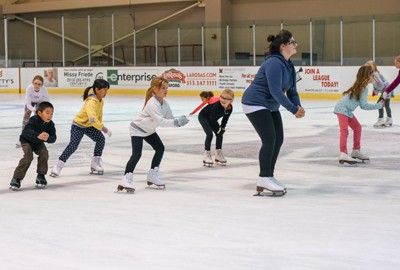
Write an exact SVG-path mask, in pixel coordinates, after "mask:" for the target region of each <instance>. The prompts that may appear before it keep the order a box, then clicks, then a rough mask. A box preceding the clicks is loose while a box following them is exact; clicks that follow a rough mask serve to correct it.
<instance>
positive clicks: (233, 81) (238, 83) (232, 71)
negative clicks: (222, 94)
mask: <svg viewBox="0 0 400 270" xmlns="http://www.w3.org/2000/svg"><path fill="white" fill-rule="evenodd" d="M257 71H258V67H219V68H218V75H219V77H218V89H219V90H223V89H225V88H230V89H232V90H234V91H244V90H246V88H247V87H248V86H249V85H250V84H251V82H252V81H253V80H254V77H255V76H256V73H257Z"/></svg>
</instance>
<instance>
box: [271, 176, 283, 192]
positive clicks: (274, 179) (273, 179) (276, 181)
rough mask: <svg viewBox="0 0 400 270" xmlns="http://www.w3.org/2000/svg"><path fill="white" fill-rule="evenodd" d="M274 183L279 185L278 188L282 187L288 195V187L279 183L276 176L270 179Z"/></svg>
mask: <svg viewBox="0 0 400 270" xmlns="http://www.w3.org/2000/svg"><path fill="white" fill-rule="evenodd" d="M270 178H271V180H272V181H274V182H275V184H277V185H278V186H280V187H282V188H283V190H284V192H285V193H286V192H287V191H286V187H285V185H284V184H282V183H281V182H279V181H278V179H276V178H275V177H274V176H272V177H270Z"/></svg>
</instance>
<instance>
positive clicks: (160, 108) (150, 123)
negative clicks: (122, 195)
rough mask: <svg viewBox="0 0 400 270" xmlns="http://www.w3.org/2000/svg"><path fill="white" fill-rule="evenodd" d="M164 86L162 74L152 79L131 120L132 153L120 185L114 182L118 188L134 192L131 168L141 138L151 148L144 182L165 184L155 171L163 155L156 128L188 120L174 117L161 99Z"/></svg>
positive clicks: (141, 145) (138, 153)
mask: <svg viewBox="0 0 400 270" xmlns="http://www.w3.org/2000/svg"><path fill="white" fill-rule="evenodd" d="M167 89H168V81H167V80H166V79H164V78H162V77H155V78H153V80H152V81H151V85H150V88H149V89H148V90H147V92H146V98H145V103H144V108H143V110H142V111H141V112H140V113H139V115H138V117H137V118H136V119H135V120H133V121H132V122H131V125H130V135H131V142H132V155H131V157H130V159H129V161H128V163H127V164H126V168H125V174H124V176H123V177H122V181H121V184H119V185H118V191H123V190H126V191H127V192H134V191H135V186H134V183H133V171H134V170H135V167H136V164H137V163H138V161H139V160H140V157H141V156H142V148H143V140H144V141H146V142H147V143H148V144H150V145H151V147H153V149H154V150H155V153H154V156H153V160H152V162H151V168H150V170H149V173H148V175H147V184H148V185H149V186H150V185H155V186H156V187H160V188H165V183H164V181H163V180H162V179H161V178H160V174H159V166H160V163H161V160H162V157H163V154H164V144H163V143H162V141H161V139H160V137H159V136H158V134H157V132H156V128H157V127H181V126H184V125H186V124H187V123H188V122H189V120H188V119H187V118H186V116H184V115H182V116H180V117H178V118H174V116H173V115H172V112H171V109H170V107H169V105H168V102H167V101H166V100H165V97H166V96H167V92H168V91H167Z"/></svg>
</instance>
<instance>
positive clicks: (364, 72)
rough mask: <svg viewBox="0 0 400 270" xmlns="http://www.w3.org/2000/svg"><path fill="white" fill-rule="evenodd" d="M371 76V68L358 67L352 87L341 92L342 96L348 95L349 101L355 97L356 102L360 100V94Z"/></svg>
mask: <svg viewBox="0 0 400 270" xmlns="http://www.w3.org/2000/svg"><path fill="white" fill-rule="evenodd" d="M372 74H373V70H372V67H371V66H362V67H360V68H359V69H358V72H357V79H356V81H355V82H354V84H353V86H352V87H350V88H349V89H348V90H347V91H345V92H343V95H350V98H351V99H352V98H354V97H355V98H356V100H360V96H361V92H362V91H363V90H364V88H365V87H366V86H367V85H368V83H369V81H370V79H371V75H372Z"/></svg>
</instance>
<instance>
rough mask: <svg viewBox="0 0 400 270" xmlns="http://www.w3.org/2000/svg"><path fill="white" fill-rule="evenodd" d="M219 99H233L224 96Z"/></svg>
mask: <svg viewBox="0 0 400 270" xmlns="http://www.w3.org/2000/svg"><path fill="white" fill-rule="evenodd" d="M219 98H220V99H223V100H232V98H230V97H224V96H220V97H219Z"/></svg>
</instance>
